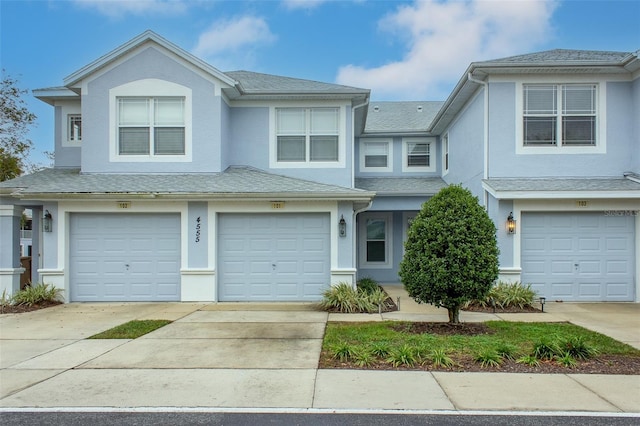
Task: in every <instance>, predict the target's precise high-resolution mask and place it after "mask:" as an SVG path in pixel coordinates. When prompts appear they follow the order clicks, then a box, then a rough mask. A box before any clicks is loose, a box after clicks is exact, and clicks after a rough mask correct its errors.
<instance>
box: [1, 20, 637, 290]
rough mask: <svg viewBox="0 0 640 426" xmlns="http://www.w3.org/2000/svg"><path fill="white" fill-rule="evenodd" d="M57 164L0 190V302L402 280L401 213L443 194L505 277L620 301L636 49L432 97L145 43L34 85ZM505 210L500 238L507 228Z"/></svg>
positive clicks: (498, 77)
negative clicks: (25, 254)
mask: <svg viewBox="0 0 640 426" xmlns="http://www.w3.org/2000/svg"><path fill="white" fill-rule="evenodd" d="M34 94H35V96H36V97H37V98H39V99H40V100H42V101H44V102H46V103H48V104H50V105H52V106H53V110H54V114H55V123H56V124H55V138H54V139H55V167H53V168H51V169H46V170H43V171H40V172H37V173H35V174H32V175H27V176H22V177H19V178H17V179H14V180H11V181H7V182H3V183H1V184H0V231H1V233H2V239H1V242H0V244H1V245H0V249H1V252H0V286H1V288H0V291H1V290H4V289H6V290H8V293H11V292H14V291H16V290H17V289H18V288H19V276H20V273H21V272H22V270H21V269H20V268H19V267H18V266H19V253H20V252H19V247H20V246H19V229H20V227H19V223H20V214H21V212H22V211H23V209H25V208H30V209H32V211H33V229H34V233H33V251H32V252H33V253H34V260H33V264H34V267H33V268H32V269H33V272H32V274H33V276H32V281H34V282H45V283H51V284H53V285H55V286H57V287H60V288H62V289H64V296H65V300H66V301H79V302H81V301H221V302H224V301H312V300H318V299H319V298H320V295H321V293H322V292H323V290H325V289H326V288H327V287H328V286H329V285H331V284H335V283H338V282H348V283H355V281H356V280H357V279H359V278H362V277H371V278H374V279H376V280H378V281H379V282H381V283H388V284H399V278H398V264H399V262H400V260H401V259H402V256H403V242H404V240H405V238H406V234H407V229H408V227H409V226H410V223H411V220H412V218H413V217H414V216H415V215H416V213H417V212H418V211H419V209H420V207H421V205H422V204H423V203H424V202H425V201H426V200H428V199H429V198H430V197H431V196H433V195H434V194H435V193H436V192H438V191H439V190H440V189H441V188H443V187H445V186H446V185H448V184H462V185H463V186H465V187H467V188H469V189H470V190H471V191H472V192H473V194H474V195H476V196H477V197H478V199H479V201H480V203H482V204H483V205H484V206H485V207H486V209H487V211H488V213H489V215H490V216H491V218H492V219H493V220H494V221H495V223H496V226H497V229H498V232H497V237H498V243H499V246H500V252H501V254H500V274H501V278H502V279H504V280H509V281H522V282H525V283H531V284H532V285H533V288H534V289H535V290H537V291H538V292H539V294H540V295H542V296H546V297H547V298H549V299H550V300H564V301H638V300H639V294H640V291H639V288H638V278H637V277H638V275H640V274H639V268H640V261H639V260H638V259H639V253H640V216H638V211H640V59H639V58H638V53H637V52H636V53H615V52H590V51H570V50H553V51H548V52H541V53H534V54H528V55H522V56H515V57H510V58H505V59H500V60H494V61H487V62H476V63H472V64H471V65H470V66H469V67H468V69H467V70H466V71H465V72H464V74H463V75H462V77H461V79H460V81H459V82H458V84H457V85H456V87H455V88H454V90H453V92H452V93H451V95H450V96H449V97H448V99H447V100H446V101H444V102H431V101H429V102H427V101H425V102H375V101H371V100H370V95H371V94H370V91H369V90H367V89H361V88H355V87H346V86H341V85H336V84H328V83H321V82H314V81H308V80H301V79H295V78H289V77H280V76H275V75H266V74H259V73H254V72H248V71H235V72H221V71H219V70H217V69H216V68H214V67H212V66H211V65H209V64H207V63H205V62H203V61H202V60H200V59H198V58H196V57H194V56H193V55H191V54H189V53H188V52H186V51H185V50H183V49H181V48H180V47H178V46H176V45H174V44H173V43H171V42H170V41H168V40H165V39H164V38H162V37H160V36H159V35H157V34H155V33H153V32H151V31H147V32H145V33H143V34H141V35H140V36H138V37H136V38H134V39H133V40H131V41H129V42H128V43H126V44H124V45H122V46H120V47H118V48H117V49H115V50H114V51H112V52H110V53H107V54H106V55H104V56H101V57H100V58H99V59H97V60H95V61H94V62H92V63H90V64H88V65H87V66H85V67H84V68H82V69H80V70H78V71H76V72H74V73H73V74H71V75H69V76H68V77H67V78H66V79H65V80H64V85H63V86H61V87H52V88H46V89H39V90H35V91H34ZM508 218H512V220H513V221H512V222H511V224H512V225H514V226H512V228H513V229H512V232H510V231H509V230H508V229H507V221H508Z"/></svg>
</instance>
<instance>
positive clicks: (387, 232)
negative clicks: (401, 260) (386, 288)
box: [359, 213, 392, 268]
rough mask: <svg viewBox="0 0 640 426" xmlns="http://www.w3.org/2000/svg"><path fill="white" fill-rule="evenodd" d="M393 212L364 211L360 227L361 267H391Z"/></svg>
mask: <svg viewBox="0 0 640 426" xmlns="http://www.w3.org/2000/svg"><path fill="white" fill-rule="evenodd" d="M391 223H392V214H391V213H362V214H361V216H360V221H359V228H360V237H361V238H360V267H365V268H391V266H392V251H391V247H392V235H391Z"/></svg>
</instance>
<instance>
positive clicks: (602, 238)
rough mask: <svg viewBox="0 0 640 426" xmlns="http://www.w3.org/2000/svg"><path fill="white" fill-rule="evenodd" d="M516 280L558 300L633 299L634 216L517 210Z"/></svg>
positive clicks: (551, 298)
mask: <svg viewBox="0 0 640 426" xmlns="http://www.w3.org/2000/svg"><path fill="white" fill-rule="evenodd" d="M521 222H522V239H521V241H522V282H523V283H531V284H532V288H533V289H535V290H536V291H538V293H539V295H540V296H545V297H547V298H549V299H550V300H564V301H633V300H634V287H635V285H634V270H635V263H634V259H635V254H634V238H635V230H634V218H633V217H630V216H614V215H605V213H603V212H593V213H523V214H522V220H521Z"/></svg>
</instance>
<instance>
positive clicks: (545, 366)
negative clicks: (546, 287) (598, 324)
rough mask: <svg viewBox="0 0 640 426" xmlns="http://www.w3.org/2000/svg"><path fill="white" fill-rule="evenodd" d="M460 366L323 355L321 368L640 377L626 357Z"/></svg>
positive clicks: (635, 362)
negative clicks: (359, 361) (362, 363)
mask: <svg viewBox="0 0 640 426" xmlns="http://www.w3.org/2000/svg"><path fill="white" fill-rule="evenodd" d="M454 361H455V362H456V364H457V365H456V366H454V367H451V368H443V367H434V366H433V365H431V364H429V363H426V364H424V365H420V364H417V365H414V366H413V367H397V368H396V367H393V366H392V365H390V364H388V363H385V362H378V363H376V364H374V365H371V366H369V367H366V368H363V367H358V366H357V365H355V364H354V363H350V362H342V361H339V360H337V359H333V358H332V357H331V356H330V355H328V354H325V353H323V354H322V355H321V356H320V363H319V367H320V368H343V369H352V370H363V369H366V370H378V371H380V370H391V371H449V372H485V373H488V372H489V373H535V374H578V373H580V374H621V375H637V374H640V358H638V357H629V356H622V355H607V356H599V357H598V358H595V359H590V360H587V361H579V362H578V365H577V366H576V367H574V368H568V367H564V366H561V365H559V364H557V363H556V362H554V361H540V365H539V366H537V367H531V366H528V365H525V364H519V363H517V362H515V361H504V362H503V363H502V365H500V367H482V366H481V365H480V364H479V363H477V362H474V361H473V359H471V358H470V357H468V358H464V359H454Z"/></svg>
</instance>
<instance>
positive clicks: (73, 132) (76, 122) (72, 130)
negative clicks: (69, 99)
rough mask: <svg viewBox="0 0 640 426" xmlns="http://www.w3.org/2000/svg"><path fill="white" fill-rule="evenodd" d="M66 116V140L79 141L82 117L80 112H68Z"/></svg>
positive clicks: (80, 138)
mask: <svg viewBox="0 0 640 426" xmlns="http://www.w3.org/2000/svg"><path fill="white" fill-rule="evenodd" d="M67 117H68V120H67V123H68V125H67V140H69V141H74V142H80V141H81V140H82V117H81V116H80V114H69V115H68V116H67Z"/></svg>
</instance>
